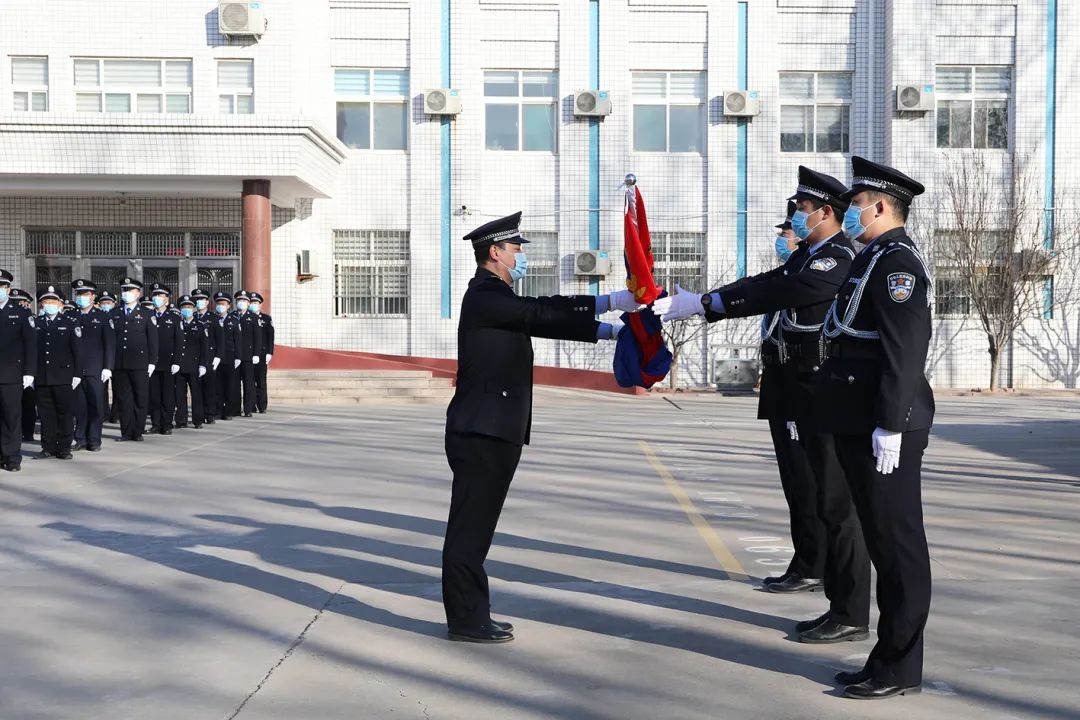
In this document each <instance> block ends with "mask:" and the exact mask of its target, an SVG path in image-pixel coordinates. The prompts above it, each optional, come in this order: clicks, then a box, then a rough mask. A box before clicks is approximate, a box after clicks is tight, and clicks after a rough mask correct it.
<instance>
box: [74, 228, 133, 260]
mask: <svg viewBox="0 0 1080 720" xmlns="http://www.w3.org/2000/svg"><path fill="white" fill-rule="evenodd" d="M82 254H83V255H94V256H100V257H130V256H131V233H130V232H117V231H98V230H92V231H84V232H83V234H82Z"/></svg>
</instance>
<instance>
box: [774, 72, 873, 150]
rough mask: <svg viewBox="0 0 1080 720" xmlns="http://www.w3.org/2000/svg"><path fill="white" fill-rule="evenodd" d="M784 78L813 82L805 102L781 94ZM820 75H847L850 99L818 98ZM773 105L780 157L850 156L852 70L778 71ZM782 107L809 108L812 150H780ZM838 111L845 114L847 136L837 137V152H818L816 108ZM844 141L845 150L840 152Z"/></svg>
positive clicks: (782, 134)
mask: <svg viewBox="0 0 1080 720" xmlns="http://www.w3.org/2000/svg"><path fill="white" fill-rule="evenodd" d="M785 75H809V76H811V77H812V78H813V86H812V88H811V91H810V97H809V98H797V97H785V96H784V94H783V90H782V89H781V88H782V80H783V76H785ZM821 75H847V76H848V77H849V78H850V80H851V95H852V97H848V98H842V97H827V98H826V97H819V95H818V87H819V84H820V76H821ZM777 81H778V84H777V105H778V106H779V108H780V115H779V118H778V122H779V127H780V132H779V136H778V138H777V140H778V142H779V151H780V152H781V153H782V154H784V155H798V154H800V153H802V154H804V155H850V154H851V108H852V105H853V101H854V97H853V96H854V94H855V73H854V71H852V70H781V71H780V72H779V73H778V75H777ZM785 107H800V108H807V107H810V108H812V110H811V123H812V124H811V127H810V140H811V143H812V145H813V146H812V147H811V148H810V149H806V148H805V147H804V148H803V149H802V150H785V149H784V120H783V117H784V108H785ZM819 107H828V108H841V109H844V110H846V111H847V120H846V129H847V132H846V133H844V134H843V135H842V137H841V142H840V146H841V147H840V149H839V150H818V149H817V146H818V135H819V134H820V133H819V132H818V108H819ZM845 139H846V146H847V148H846V149H844V146H845Z"/></svg>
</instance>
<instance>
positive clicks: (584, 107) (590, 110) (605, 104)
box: [574, 90, 611, 117]
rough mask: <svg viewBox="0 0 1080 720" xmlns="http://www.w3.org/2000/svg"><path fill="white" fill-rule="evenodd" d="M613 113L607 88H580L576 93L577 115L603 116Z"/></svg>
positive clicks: (575, 114) (575, 112)
mask: <svg viewBox="0 0 1080 720" xmlns="http://www.w3.org/2000/svg"><path fill="white" fill-rule="evenodd" d="M610 114H611V98H609V97H608V91H607V90H580V91H578V92H576V93H574V116H575V117H603V116H605V115H610Z"/></svg>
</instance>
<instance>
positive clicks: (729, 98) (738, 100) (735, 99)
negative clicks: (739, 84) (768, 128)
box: [724, 90, 761, 117]
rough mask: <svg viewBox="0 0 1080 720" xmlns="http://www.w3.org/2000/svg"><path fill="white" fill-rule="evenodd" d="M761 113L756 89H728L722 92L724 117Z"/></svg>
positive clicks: (749, 115) (759, 99) (748, 115)
mask: <svg viewBox="0 0 1080 720" xmlns="http://www.w3.org/2000/svg"><path fill="white" fill-rule="evenodd" d="M760 114H761V98H760V97H759V93H758V91H757V90H728V91H726V92H725V93H724V115H725V116H726V117H753V116H755V115H760Z"/></svg>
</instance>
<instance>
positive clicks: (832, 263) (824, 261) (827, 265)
mask: <svg viewBox="0 0 1080 720" xmlns="http://www.w3.org/2000/svg"><path fill="white" fill-rule="evenodd" d="M834 267H836V260H834V259H833V258H829V257H827V258H819V259H817V260H814V261H813V262H812V263H810V269H811V270H821V271H822V272H829V271H830V270H832V269H833V268H834Z"/></svg>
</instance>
